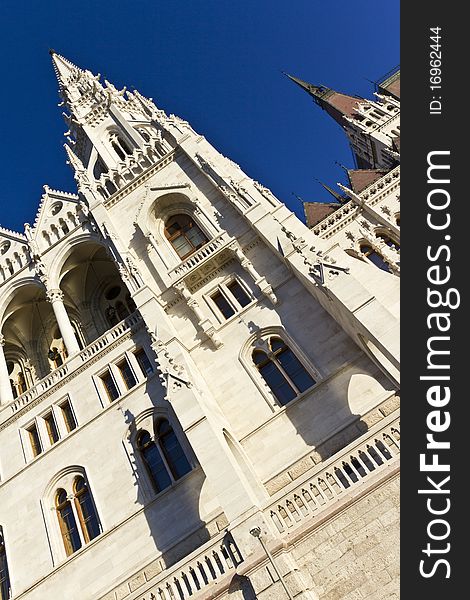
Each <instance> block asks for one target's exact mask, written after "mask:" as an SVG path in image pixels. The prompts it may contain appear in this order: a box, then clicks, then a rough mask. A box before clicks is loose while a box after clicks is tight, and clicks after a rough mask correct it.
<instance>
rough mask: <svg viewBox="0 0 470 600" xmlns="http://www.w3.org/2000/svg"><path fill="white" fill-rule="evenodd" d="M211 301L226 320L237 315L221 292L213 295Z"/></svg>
mask: <svg viewBox="0 0 470 600" xmlns="http://www.w3.org/2000/svg"><path fill="white" fill-rule="evenodd" d="M211 299H212V300H213V301H214V303H215V305H216V306H217V308H218V309H219V310H220V312H221V313H222V314H223V316H224V317H225V318H226V319H230V317H232V316H233V315H234V314H235V310H234V308H233V306H231V304H230V303H229V302H228V300H227V298H226V297H225V296H224V295H223V294H222V292H221V291H220V290H218V291H217V292H215V293H214V294H212V296H211Z"/></svg>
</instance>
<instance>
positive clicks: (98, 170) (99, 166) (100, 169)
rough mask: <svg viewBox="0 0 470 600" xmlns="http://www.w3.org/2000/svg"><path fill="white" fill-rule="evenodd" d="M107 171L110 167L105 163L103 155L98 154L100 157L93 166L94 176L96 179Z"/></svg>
mask: <svg viewBox="0 0 470 600" xmlns="http://www.w3.org/2000/svg"><path fill="white" fill-rule="evenodd" d="M107 172H108V167H107V166H106V165H105V164H104V162H103V159H102V158H101V156H98V158H97V159H96V161H95V164H94V166H93V177H94V178H95V179H99V178H100V177H101V175H103V173H107Z"/></svg>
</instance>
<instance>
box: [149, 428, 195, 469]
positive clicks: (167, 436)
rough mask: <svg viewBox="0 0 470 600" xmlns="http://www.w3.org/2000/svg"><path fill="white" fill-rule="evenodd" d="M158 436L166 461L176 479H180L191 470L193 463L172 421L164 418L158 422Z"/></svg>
mask: <svg viewBox="0 0 470 600" xmlns="http://www.w3.org/2000/svg"><path fill="white" fill-rule="evenodd" d="M156 433H157V435H156V438H157V440H158V443H159V446H160V448H161V449H162V451H163V455H164V457H165V460H166V463H167V465H168V467H169V468H170V471H171V474H172V475H173V478H174V479H179V478H180V477H183V475H186V473H189V471H191V465H190V464H189V462H188V459H187V458H186V455H185V453H184V451H183V448H182V447H181V444H180V443H179V441H178V438H177V437H176V434H175V432H174V431H173V429H172V427H171V425H170V423H169V422H168V421H167V420H166V419H162V420H161V421H159V422H158V423H157V427H156Z"/></svg>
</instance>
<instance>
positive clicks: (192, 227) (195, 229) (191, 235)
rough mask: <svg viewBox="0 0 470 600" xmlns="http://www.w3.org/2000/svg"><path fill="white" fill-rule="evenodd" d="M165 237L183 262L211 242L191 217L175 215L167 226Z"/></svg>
mask: <svg viewBox="0 0 470 600" xmlns="http://www.w3.org/2000/svg"><path fill="white" fill-rule="evenodd" d="M165 237H166V238H167V239H168V241H169V242H170V244H171V245H172V246H173V248H174V249H175V250H176V253H177V254H178V256H179V257H180V258H181V259H182V260H183V259H185V258H186V257H187V256H189V255H191V254H192V253H193V252H195V251H196V250H197V249H198V248H200V247H201V246H203V245H204V244H205V243H206V242H208V241H209V240H208V239H207V237H206V235H205V234H204V232H203V231H202V230H201V228H200V227H199V226H198V225H197V224H196V223H195V221H194V220H193V219H192V218H191V217H190V216H189V215H185V214H182V215H173V216H172V217H170V218H169V219H168V221H167V222H166V224H165Z"/></svg>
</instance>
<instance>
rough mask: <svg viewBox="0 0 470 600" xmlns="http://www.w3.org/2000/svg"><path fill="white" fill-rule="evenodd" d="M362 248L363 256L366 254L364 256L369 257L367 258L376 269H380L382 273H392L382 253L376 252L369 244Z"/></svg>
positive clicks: (363, 245)
mask: <svg viewBox="0 0 470 600" xmlns="http://www.w3.org/2000/svg"><path fill="white" fill-rule="evenodd" d="M360 248H361V252H362V254H364V256H367V258H368V259H369V260H370V261H371V262H372V263H374V265H375V266H376V267H379V269H382V271H387V272H389V273H390V267H389V266H388V265H387V263H386V262H385V260H384V258H383V256H382V255H381V254H380V252H377V250H374V248H372V246H369V244H361V247H360Z"/></svg>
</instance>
